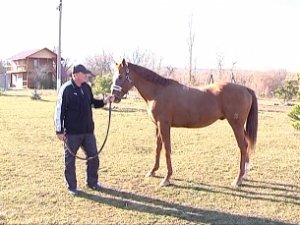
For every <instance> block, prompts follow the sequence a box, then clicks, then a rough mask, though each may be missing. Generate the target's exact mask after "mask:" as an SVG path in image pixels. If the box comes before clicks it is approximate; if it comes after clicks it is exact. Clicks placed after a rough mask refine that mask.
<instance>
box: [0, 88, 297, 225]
mask: <svg viewBox="0 0 300 225" xmlns="http://www.w3.org/2000/svg"><path fill="white" fill-rule="evenodd" d="M30 95H31V94H30V93H28V92H24V93H23V92H11V91H10V92H6V93H4V95H2V96H0V127H1V130H0V138H1V139H0V153H1V155H0V179H1V182H0V224H49V223H51V224H299V223H300V214H299V212H300V140H299V139H300V138H299V133H297V132H296V131H295V130H294V129H293V128H292V126H291V125H290V122H289V118H288V116H287V112H288V111H289V110H290V108H289V107H287V106H280V105H278V106H277V105H276V106H274V105H273V100H272V101H270V100H263V99H260V100H259V109H260V110H259V130H258V142H257V147H256V152H255V155H254V157H253V168H252V170H251V171H250V176H249V179H248V180H247V181H246V182H245V183H244V185H243V186H242V187H239V188H234V187H232V186H231V185H230V184H231V182H232V181H233V179H234V178H235V176H236V174H237V172H238V163H239V157H240V155H239V150H238V148H237V144H236V142H235V139H234V136H233V133H232V131H231V128H230V127H229V125H228V123H227V122H226V121H218V122H216V123H214V124H213V125H211V126H209V127H206V128H202V129H184V128H176V129H172V162H173V170H174V175H173V179H172V182H173V186H171V187H167V188H159V182H160V181H161V179H162V178H163V176H164V175H165V174H166V165H165V158H164V154H162V156H161V167H160V169H159V171H158V173H157V177H154V178H145V174H146V173H147V172H148V171H149V170H150V168H151V167H152V166H153V163H154V149H155V135H154V134H155V130H154V125H153V124H152V123H151V122H150V120H149V119H148V116H147V113H146V110H145V109H146V105H145V103H144V102H143V101H142V100H139V99H135V100H134V99H126V100H122V102H121V103H120V104H118V105H114V108H113V112H112V120H111V128H110V133H109V137H108V140H107V143H106V146H105V147H104V149H103V151H102V153H101V168H100V171H99V175H100V182H101V183H102V184H103V185H104V186H105V189H104V190H103V191H102V192H97V191H93V190H89V189H87V188H86V187H85V162H84V161H80V160H78V161H77V163H76V165H77V178H78V185H79V189H80V190H81V194H80V197H76V198H74V197H72V196H70V195H69V194H68V193H67V191H66V188H65V186H64V176H63V171H64V162H63V159H64V158H63V149H62V142H60V141H58V139H57V138H56V135H55V132H54V125H53V111H54V106H55V98H56V97H55V94H54V92H43V93H42V100H41V101H34V100H31V99H30ZM94 119H95V124H96V130H95V134H96V136H97V141H98V145H99V146H100V145H101V144H102V141H103V139H104V135H105V131H106V130H105V129H106V126H107V119H108V111H107V110H103V109H100V110H94ZM80 154H81V153H80Z"/></svg>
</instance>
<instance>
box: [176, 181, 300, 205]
mask: <svg viewBox="0 0 300 225" xmlns="http://www.w3.org/2000/svg"><path fill="white" fill-rule="evenodd" d="M190 184H191V185H178V184H174V185H173V186H174V187H176V188H182V189H192V190H195V191H206V192H212V193H219V194H224V195H232V196H236V197H242V198H248V199H252V200H263V201H270V202H285V203H290V204H294V205H300V197H299V196H300V186H297V185H290V184H283V183H274V182H273V183H272V182H264V181H256V180H249V179H246V180H245V182H244V183H243V185H242V186H241V187H229V186H228V187H227V186H219V185H207V184H196V183H193V182H190ZM252 188H253V189H255V190H251V189H252ZM257 190H261V191H257ZM263 190H265V191H263ZM268 190H270V191H269V192H268Z"/></svg>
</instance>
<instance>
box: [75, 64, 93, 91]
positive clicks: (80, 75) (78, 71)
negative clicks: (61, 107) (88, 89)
mask: <svg viewBox="0 0 300 225" xmlns="http://www.w3.org/2000/svg"><path fill="white" fill-rule="evenodd" d="M88 75H92V72H91V71H89V70H88V69H87V68H85V66H83V65H81V64H78V65H76V66H74V68H73V74H72V78H73V80H74V81H75V83H76V84H77V85H79V86H80V85H81V84H82V83H84V82H88Z"/></svg>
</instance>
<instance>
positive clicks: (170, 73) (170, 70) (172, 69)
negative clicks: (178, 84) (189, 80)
mask: <svg viewBox="0 0 300 225" xmlns="http://www.w3.org/2000/svg"><path fill="white" fill-rule="evenodd" d="M166 69H167V71H166V75H165V76H166V77H171V76H172V74H173V73H174V72H175V68H174V67H172V66H167V67H166Z"/></svg>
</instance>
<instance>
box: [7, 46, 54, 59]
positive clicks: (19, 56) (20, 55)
mask: <svg viewBox="0 0 300 225" xmlns="http://www.w3.org/2000/svg"><path fill="white" fill-rule="evenodd" d="M43 49H46V50H48V51H50V50H49V49H48V48H42V49H34V50H28V51H24V52H20V53H18V54H16V55H14V56H12V57H10V58H9V60H20V59H26V58H28V57H29V56H31V55H33V54H35V53H37V52H39V51H41V50H43ZM51 52H52V51H51Z"/></svg>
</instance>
